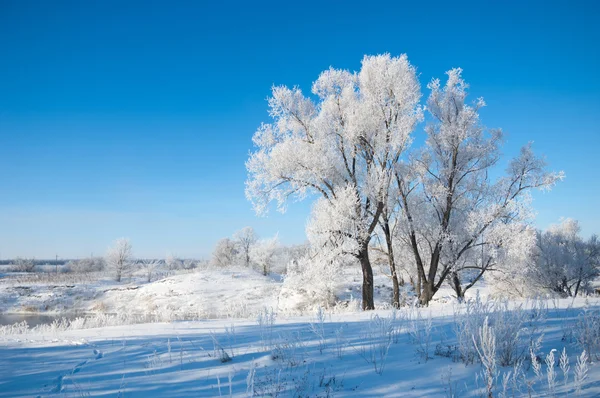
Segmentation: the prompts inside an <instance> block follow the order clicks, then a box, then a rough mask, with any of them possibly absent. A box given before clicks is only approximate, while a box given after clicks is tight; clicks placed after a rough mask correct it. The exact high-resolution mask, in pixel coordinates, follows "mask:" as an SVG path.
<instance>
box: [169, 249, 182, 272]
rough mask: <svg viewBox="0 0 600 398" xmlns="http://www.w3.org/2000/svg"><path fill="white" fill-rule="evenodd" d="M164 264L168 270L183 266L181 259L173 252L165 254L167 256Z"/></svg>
mask: <svg viewBox="0 0 600 398" xmlns="http://www.w3.org/2000/svg"><path fill="white" fill-rule="evenodd" d="M165 264H166V265H167V268H168V269H170V270H176V269H181V268H183V261H181V259H180V258H179V257H177V256H176V255H175V254H173V253H169V254H167V257H166V258H165Z"/></svg>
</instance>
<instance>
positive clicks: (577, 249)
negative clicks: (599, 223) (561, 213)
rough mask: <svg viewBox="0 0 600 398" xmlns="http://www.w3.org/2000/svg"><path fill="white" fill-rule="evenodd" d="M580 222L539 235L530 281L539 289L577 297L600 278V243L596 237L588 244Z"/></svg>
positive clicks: (530, 269) (559, 225) (554, 228)
mask: <svg viewBox="0 0 600 398" xmlns="http://www.w3.org/2000/svg"><path fill="white" fill-rule="evenodd" d="M580 231H581V228H580V226H579V223H578V222H577V221H576V220H573V219H569V218H567V219H564V220H562V222H561V223H560V224H558V225H552V226H550V228H548V230H547V231H544V232H541V231H540V232H538V235H537V245H536V250H535V252H534V254H533V256H532V260H531V264H530V265H529V268H528V269H529V272H528V277H529V278H528V279H529V281H530V282H531V283H533V284H534V285H535V286H537V287H541V288H542V289H546V290H551V291H554V292H557V293H560V294H562V295H566V296H572V297H576V296H577V295H578V293H579V292H580V291H581V289H582V287H587V285H588V284H589V283H590V282H591V281H593V280H594V279H595V278H596V277H598V276H599V275H600V242H598V238H597V236H595V235H593V236H592V237H591V238H590V239H589V240H587V241H585V240H583V239H582V238H581V236H580Z"/></svg>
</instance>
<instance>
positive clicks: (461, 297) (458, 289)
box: [451, 272, 465, 303]
mask: <svg viewBox="0 0 600 398" xmlns="http://www.w3.org/2000/svg"><path fill="white" fill-rule="evenodd" d="M451 284H452V289H454V293H456V299H457V300H458V302H459V303H462V302H463V301H465V291H464V290H463V289H462V286H461V283H460V278H459V277H458V272H453V273H452V283H451Z"/></svg>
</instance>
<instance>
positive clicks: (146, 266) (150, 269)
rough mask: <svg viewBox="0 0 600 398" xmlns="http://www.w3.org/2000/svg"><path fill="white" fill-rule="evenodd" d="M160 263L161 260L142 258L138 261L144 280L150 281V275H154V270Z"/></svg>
mask: <svg viewBox="0 0 600 398" xmlns="http://www.w3.org/2000/svg"><path fill="white" fill-rule="evenodd" d="M160 264H161V262H160V261H157V260H142V261H141V262H140V267H141V268H142V270H143V271H144V275H145V276H146V282H148V283H149V282H152V277H153V276H155V275H156V272H157V271H158V269H159V268H160Z"/></svg>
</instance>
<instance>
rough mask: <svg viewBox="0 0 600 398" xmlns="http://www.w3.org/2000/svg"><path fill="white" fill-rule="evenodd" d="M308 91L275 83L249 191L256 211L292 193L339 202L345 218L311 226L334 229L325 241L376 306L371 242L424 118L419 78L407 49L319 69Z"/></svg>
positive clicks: (368, 303)
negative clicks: (341, 254) (350, 266)
mask: <svg viewBox="0 0 600 398" xmlns="http://www.w3.org/2000/svg"><path fill="white" fill-rule="evenodd" d="M312 93H313V94H314V96H313V97H308V96H305V95H304V94H303V93H302V91H301V90H300V89H299V88H298V87H294V88H288V87H284V86H276V87H274V88H273V90H272V97H271V98H270V99H269V115H270V116H271V118H272V120H271V122H270V123H265V124H262V125H261V126H260V128H259V129H258V131H257V132H256V133H255V135H254V137H253V141H254V144H255V146H256V150H255V151H254V152H253V153H252V154H251V155H250V159H249V160H248V162H247V163H246V166H247V169H248V172H249V178H248V181H247V183H246V195H247V197H248V199H250V200H251V201H252V203H253V205H254V208H255V210H256V212H257V213H261V214H262V213H265V212H266V211H267V209H268V207H269V204H270V203H271V202H276V203H277V205H278V208H279V210H281V211H284V210H285V208H286V205H287V202H288V201H289V200H300V199H305V198H307V197H311V198H314V197H315V195H318V196H320V197H321V200H322V201H326V202H328V203H329V208H332V209H335V208H339V207H340V206H342V207H344V209H343V213H344V214H345V216H346V217H348V218H349V220H346V221H347V222H338V223H333V224H331V225H329V226H328V225H324V224H320V223H317V225H318V228H317V229H316V231H318V233H319V234H323V235H329V236H331V237H332V239H331V240H330V242H336V245H338V246H340V245H341V246H343V248H344V251H345V254H347V255H349V256H352V257H353V258H355V259H356V260H357V262H358V263H359V264H360V266H361V270H362V275H363V288H362V295H363V296H362V299H363V300H362V301H363V302H362V307H363V309H373V308H374V301H373V270H372V266H371V262H370V259H369V244H370V242H371V239H372V236H373V233H374V230H375V228H376V227H377V225H378V222H379V220H380V217H381V214H382V212H383V210H384V207H385V202H386V200H388V197H387V196H388V191H389V186H390V184H392V182H393V181H394V178H393V177H394V169H395V166H396V164H397V163H398V162H399V161H400V159H401V157H402V155H403V153H404V151H405V149H406V147H407V145H408V143H409V142H410V133H411V132H412V131H413V130H414V128H415V126H416V124H417V123H418V122H419V121H420V120H421V118H422V112H421V109H420V107H419V100H420V86H419V82H418V79H417V76H416V72H415V68H414V67H413V66H412V65H411V64H410V63H409V62H408V59H407V57H406V56H405V55H402V56H400V57H391V56H390V55H389V54H385V55H378V56H366V57H365V58H364V59H363V61H362V67H361V69H360V71H359V72H358V73H351V72H349V71H346V70H338V69H333V68H331V69H329V70H327V71H325V72H323V73H321V75H320V76H319V78H318V79H317V81H316V82H314V84H313V87H312ZM340 198H341V199H340ZM338 200H341V203H340V204H336V201H338ZM318 208H319V209H324V208H328V207H327V206H324V205H320V206H318ZM317 218H318V219H323V216H317ZM325 218H326V217H325ZM349 226H350V227H351V230H347V229H346V228H348V227H349Z"/></svg>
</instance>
